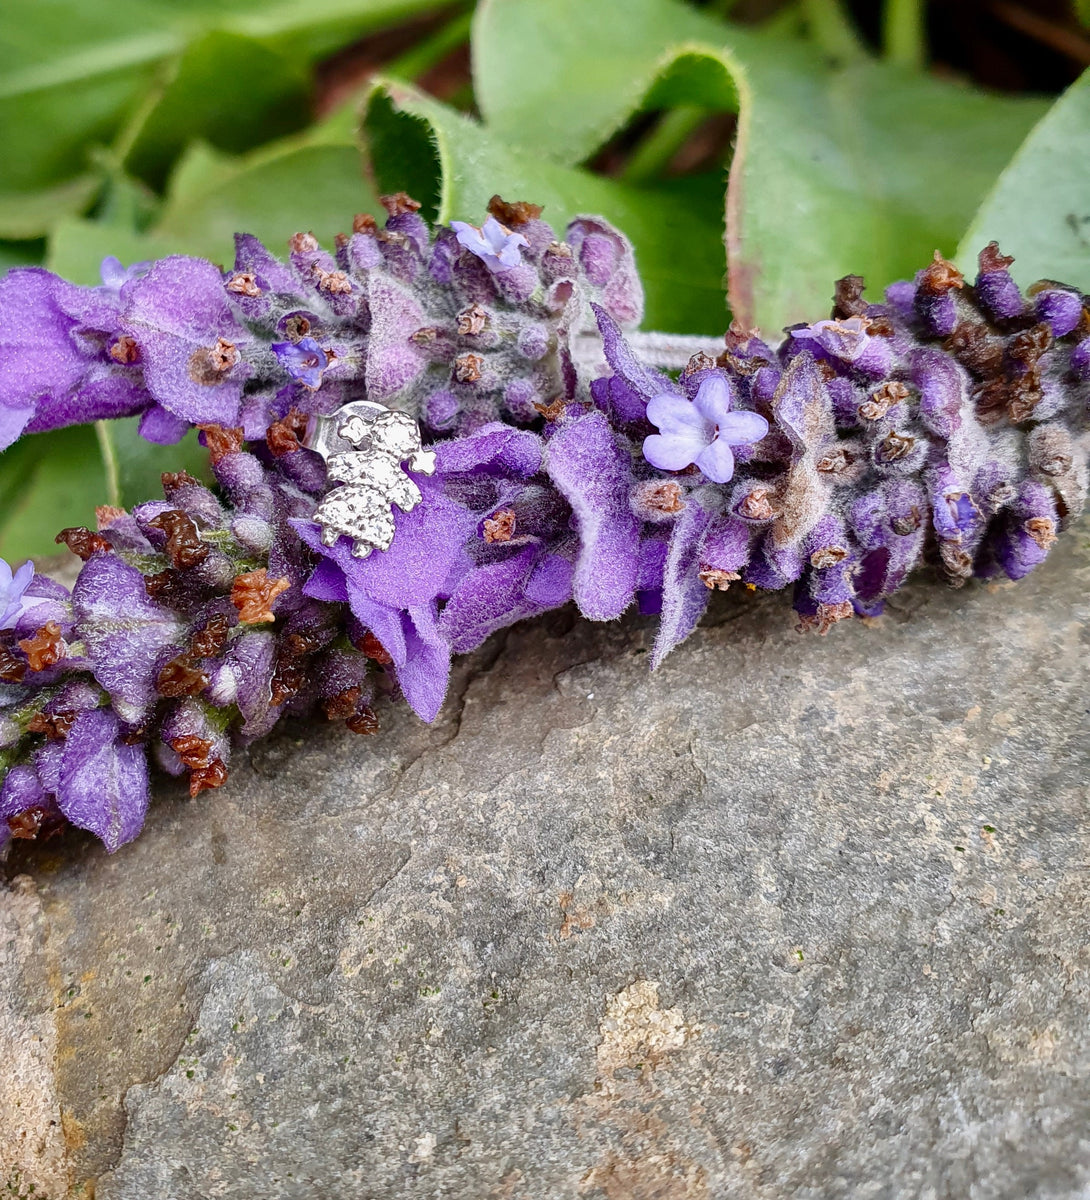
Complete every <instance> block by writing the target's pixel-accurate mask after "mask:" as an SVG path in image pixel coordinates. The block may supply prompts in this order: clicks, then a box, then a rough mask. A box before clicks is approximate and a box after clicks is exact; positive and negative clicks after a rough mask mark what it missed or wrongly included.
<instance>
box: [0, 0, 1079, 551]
mask: <svg viewBox="0 0 1090 1200" xmlns="http://www.w3.org/2000/svg"><path fill="white" fill-rule="evenodd" d="M959 11H960V13H961V18H965V17H966V14H968V16H969V17H970V18H972V17H973V14H974V13H975V14H976V17H977V18H979V19H975V18H974V19H970V20H969V23H968V24H965V23H964V20H962V22H961V24H959V20H961V18H959V17H958V13H959ZM1087 16H1088V14H1087V12H1086V8H1085V5H1084V4H1083V0H1080V5H1079V6H1076V7H1075V8H1071V7H1069V5H1068V3H1067V0H1056V2H1055V3H1051V4H1050V3H1043V4H1030V3H1023V4H1018V3H1008V2H1006V0H1004V2H1002V3H999V2H996V3H985V2H984V0H976V2H974V3H967V2H963V3H960V4H954V3H951V4H942V5H939V4H936V5H933V6H932V7H931V9H928V8H927V7H926V6H925V4H924V3H923V0H885V3H884V4H882V5H879V4H872V3H858V4H855V5H854V6H850V5H847V4H843V5H842V4H841V3H839V2H838V0H791V2H787V3H785V2H783V0H737V2H735V3H730V2H729V0H727V2H724V0H711V2H709V3H704V4H698V3H685V2H683V0H479V2H478V3H477V4H476V5H475V6H474V5H471V4H468V3H461V4H453V5H452V4H449V3H447V4H437V3H435V2H434V0H273V2H271V3H270V2H269V0H216V2H213V0H34V2H33V3H32V4H26V3H22V2H21V0H20V2H19V3H16V2H15V0H0V163H2V164H3V168H2V175H0V270H2V269H4V268H6V267H11V266H17V265H21V264H37V263H44V264H45V265H46V266H48V267H49V268H51V269H52V270H55V271H57V272H59V273H60V274H62V275H64V276H66V277H67V278H70V279H72V280H75V281H76V282H80V283H95V282H97V279H98V270H99V264H100V262H101V260H102V258H103V257H104V256H105V255H107V254H115V255H117V256H118V257H119V258H121V259H122V261H124V262H125V263H131V262H134V261H139V260H142V259H147V258H153V257H157V256H160V255H164V254H170V253H187V254H197V255H202V256H206V257H209V258H211V259H213V260H214V261H216V262H218V263H222V264H227V263H229V262H230V261H231V259H232V256H233V251H232V235H233V234H234V232H235V231H236V230H245V231H248V232H251V233H255V234H257V235H259V236H260V237H262V238H263V239H265V240H266V241H267V242H268V244H269V245H270V246H271V247H272V248H273V249H274V250H278V251H279V250H282V249H283V248H284V246H285V245H286V242H287V239H288V238H289V237H290V235H291V234H292V233H294V232H295V231H297V230H300V229H308V230H312V231H313V232H314V233H315V234H316V235H317V236H318V237H319V238H321V239H323V240H325V241H330V240H331V239H332V236H333V234H334V233H336V232H337V231H338V230H344V229H348V228H350V227H351V222H352V217H353V214H355V213H358V212H371V213H373V214H376V215H379V214H380V213H381V211H382V210H381V206H380V205H379V203H378V199H377V197H378V194H380V193H382V192H386V191H395V190H399V189H404V190H407V191H409V192H410V193H412V194H413V195H415V196H416V197H417V198H418V199H420V200H421V201H422V202H423V203H424V205H425V213H426V215H428V216H429V217H431V218H433V219H436V220H440V221H448V220H450V219H452V218H459V219H465V220H470V221H479V220H480V219H481V217H482V214H483V211H484V206H485V204H486V202H487V200H488V198H489V196H491V195H492V194H493V193H494V192H499V193H501V194H502V195H503V196H505V197H506V198H509V199H525V200H533V201H535V202H537V203H539V204H544V205H545V207H546V216H547V217H548V218H549V219H550V220H552V221H553V222H554V224H555V225H557V226H558V227H562V226H563V224H564V223H565V222H566V221H567V220H568V219H569V218H570V217H571V216H573V215H574V214H576V213H579V212H592V213H601V214H603V215H605V216H606V217H608V218H609V219H610V220H612V221H614V222H615V223H616V224H618V225H619V226H620V227H621V228H623V229H624V230H625V231H626V232H627V233H628V234H629V236H630V237H631V238H632V240H633V242H634V244H635V246H636V252H637V262H638V264H639V267H640V270H641V272H642V274H643V277H644V280H645V284H646V287H647V293H648V311H647V324H648V326H649V327H654V328H659V329H664V330H672V331H684V332H690V333H708V334H715V333H719V332H721V331H722V330H723V329H724V328H725V326H726V324H727V322H728V320H730V319H731V317H733V318H734V319H737V320H739V321H740V322H742V323H743V324H745V325H759V326H760V327H762V328H763V329H764V331H765V333H766V335H770V336H773V337H774V336H775V333H776V331H777V330H779V329H780V328H782V327H783V326H784V325H786V324H789V323H791V322H793V321H796V320H800V319H816V318H817V317H820V316H823V315H825V313H826V310H827V308H828V306H829V296H830V294H831V289H832V281H833V280H834V279H836V278H837V277H838V276H841V275H844V274H846V273H849V272H854V273H858V274H863V275H865V276H866V277H867V279H868V282H869V284H870V285H871V286H872V288H873V289H875V291H877V290H879V289H881V288H882V287H884V286H885V285H886V284H888V283H889V282H891V281H892V280H894V279H897V278H901V277H904V276H906V275H910V274H911V273H912V272H913V271H914V270H915V269H916V268H918V267H919V266H921V265H923V264H924V263H925V262H926V261H927V260H928V259H929V258H930V256H931V254H932V252H933V251H934V250H935V249H939V250H941V251H942V252H943V253H944V254H946V255H948V256H954V257H956V258H957V260H958V262H959V264H960V265H961V266H962V268H963V269H965V270H968V271H973V270H974V269H975V268H974V260H975V251H976V249H978V248H979V247H980V246H981V245H983V244H984V243H985V242H987V241H988V240H989V239H991V238H993V237H995V238H998V239H999V241H1000V243H1001V245H1002V247H1003V249H1004V250H1005V251H1007V252H1008V253H1013V254H1014V255H1015V256H1016V260H1017V261H1016V266H1015V273H1016V275H1017V276H1018V278H1019V281H1020V282H1022V283H1028V282H1031V281H1032V280H1033V279H1036V278H1039V277H1042V276H1049V277H1055V278H1064V279H1065V280H1067V281H1068V282H1071V283H1076V284H1079V285H1080V286H1082V287H1084V288H1085V289H1087V290H1090V188H1088V186H1087V183H1088V180H1087V175H1088V174H1090V86H1088V84H1087V81H1086V78H1085V77H1078V71H1079V69H1080V67H1082V66H1084V65H1086V64H1087V63H1090V38H1087V36H1086V34H1085V33H1084V32H1083V31H1082V29H1081V26H1080V20H1083V19H1086V18H1087ZM989 21H990V22H991V25H989V24H988V22H989ZM989 30H990V31H991V32H989ZM929 33H930V36H929ZM1072 81H1073V82H1072ZM981 84H988V85H990V86H987V87H985V86H981ZM1067 84H1070V85H1071V86H1070V87H1069V88H1068V89H1067V90H1066V91H1065V92H1064V93H1063V95H1062V96H1061V97H1060V98H1059V99H1058V100H1055V99H1054V96H1048V95H1045V94H1041V93H1047V92H1052V93H1056V92H1059V91H1060V90H1061V89H1062V88H1063V87H1064V86H1065V85H1067ZM201 457H202V456H201V455H200V453H199V452H198V450H197V448H196V447H195V445H194V444H193V443H192V441H190V442H188V443H186V444H183V445H182V446H181V447H173V448H170V447H168V448H162V447H153V446H149V445H147V444H146V443H143V442H141V441H140V439H139V438H138V437H137V436H136V433H135V428H134V425H133V423H131V422H124V421H122V422H112V423H110V424H109V426H106V425H100V426H99V427H98V428H95V429H91V428H88V429H73V430H65V431H62V432H60V433H57V434H48V435H36V436H32V437H27V438H24V439H23V441H22V442H20V443H18V444H17V445H16V446H14V447H12V448H11V449H10V450H8V451H7V452H5V453H4V454H3V455H0V555H2V556H4V557H6V558H8V559H13V558H14V559H18V558H20V557H22V556H25V555H26V554H32V553H45V552H48V550H49V549H50V548H51V546H52V535H53V533H54V532H55V531H56V530H57V529H58V528H60V527H62V526H64V525H70V524H82V523H88V522H89V521H90V520H92V519H93V518H92V513H93V508H94V505H95V504H101V503H122V504H131V503H133V502H136V501H138V500H140V499H144V498H147V497H149V496H153V495H155V494H157V492H158V475H159V472H160V471H162V470H164V469H168V468H169V469H178V468H179V467H181V466H188V467H189V469H191V470H197V469H198V467H199V462H200V458H201Z"/></svg>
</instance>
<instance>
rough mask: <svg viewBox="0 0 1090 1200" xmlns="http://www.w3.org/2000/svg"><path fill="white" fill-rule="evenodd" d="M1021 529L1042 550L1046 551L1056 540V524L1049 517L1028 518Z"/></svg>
mask: <svg viewBox="0 0 1090 1200" xmlns="http://www.w3.org/2000/svg"><path fill="white" fill-rule="evenodd" d="M1022 528H1023V529H1024V530H1025V531H1026V533H1028V534H1029V536H1030V537H1031V538H1033V540H1034V541H1035V542H1036V543H1037V545H1038V546H1040V547H1041V549H1042V550H1047V549H1048V548H1049V546H1051V545H1052V543H1053V542H1054V541H1055V540H1056V522H1055V521H1053V520H1052V519H1051V518H1049V517H1030V519H1029V520H1028V521H1026V522H1025V523H1024V524H1023V526H1022Z"/></svg>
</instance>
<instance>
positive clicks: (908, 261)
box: [474, 0, 1043, 332]
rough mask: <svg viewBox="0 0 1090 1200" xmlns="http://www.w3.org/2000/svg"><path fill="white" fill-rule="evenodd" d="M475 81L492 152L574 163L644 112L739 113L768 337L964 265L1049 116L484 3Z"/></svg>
mask: <svg viewBox="0 0 1090 1200" xmlns="http://www.w3.org/2000/svg"><path fill="white" fill-rule="evenodd" d="M474 64H475V68H476V72H477V77H476V84H477V94H478V97H479V101H480V105H481V110H482V112H483V113H484V115H485V117H486V120H487V121H488V123H489V129H490V131H491V133H492V134H494V135H496V136H499V137H501V138H504V139H507V140H509V141H511V142H514V143H516V144H518V145H520V146H523V147H527V148H530V147H532V148H533V149H534V151H535V152H536V153H538V154H542V155H548V156H549V157H551V158H552V159H554V160H556V161H558V162H563V163H568V164H571V163H575V162H579V161H582V160H584V159H585V158H587V157H588V156H589V155H591V154H592V153H593V152H594V150H595V149H596V148H597V147H598V146H600V145H601V144H602V143H603V142H604V141H605V140H606V139H607V138H608V137H609V136H610V135H611V134H612V133H614V132H615V131H616V130H617V129H619V128H620V127H621V126H623V125H624V124H625V123H626V122H627V121H628V120H629V119H630V118H631V116H632V115H633V114H634V113H636V112H638V111H640V110H641V109H645V108H661V107H667V106H672V105H680V104H695V105H700V106H703V107H705V108H713V109H714V108H720V109H727V110H730V109H732V108H735V107H736V108H737V110H738V112H739V125H738V135H737V141H736V147H735V151H734V155H733V160H732V164H731V171H730V184H729V190H728V194H727V198H726V227H727V257H728V261H729V268H730V269H729V293H730V303H731V308H732V309H733V311H734V313H735V316H736V317H737V318H738V319H739V320H741V321H742V322H743V323H745V324H758V325H760V326H762V327H763V328H764V329H765V330H766V331H769V332H774V331H775V330H777V329H779V328H781V327H782V326H784V325H786V324H788V323H790V322H793V321H797V320H808V319H813V318H814V316H815V314H819V313H821V312H822V311H823V310H824V309H826V308H827V307H828V303H829V296H830V293H831V288H832V283H833V280H834V279H836V278H837V277H839V276H841V275H844V274H847V273H849V272H851V273H859V274H863V275H865V276H866V277H867V278H868V280H869V281H870V283H871V286H872V287H883V286H885V285H886V284H888V283H890V282H891V281H893V280H894V279H897V278H900V277H903V276H905V275H908V274H911V273H912V271H914V270H915V269H916V268H917V267H918V266H919V265H920V264H921V263H923V262H925V261H927V260H928V259H929V258H930V256H931V253H932V251H933V250H935V249H936V248H941V249H942V250H944V251H945V252H950V251H952V250H953V248H954V246H955V245H956V244H957V239H958V237H959V236H960V234H961V231H962V230H963V229H964V228H965V225H966V223H967V222H968V220H969V218H970V217H971V215H972V213H973V211H974V210H975V208H976V206H977V204H978V203H979V201H980V197H982V196H983V195H984V194H985V192H986V190H987V188H988V187H989V186H990V185H991V182H992V180H993V179H994V177H995V174H996V172H997V171H998V170H999V169H1000V167H1001V166H1002V164H1003V163H1004V162H1005V161H1006V159H1007V158H1008V156H1009V155H1010V153H1011V150H1012V149H1013V147H1014V146H1016V145H1017V144H1018V142H1019V141H1020V140H1021V138H1022V137H1023V136H1024V135H1025V132H1026V131H1027V130H1028V129H1029V128H1030V127H1031V125H1032V123H1033V122H1034V120H1036V119H1037V117H1038V116H1039V115H1040V113H1041V112H1042V111H1043V108H1042V105H1041V103H1040V102H1039V101H1037V100H1034V99H1021V98H1019V99H1012V98H1000V97H995V96H990V95H986V94H984V93H981V92H975V91H972V90H971V89H969V88H965V87H960V86H958V85H955V84H952V83H949V82H945V81H941V80H937V79H932V78H930V77H927V76H922V75H919V74H916V73H914V72H910V71H906V70H904V69H901V68H898V67H896V66H891V65H889V64H885V63H877V62H869V61H863V62H856V63H853V64H851V65H848V66H845V67H835V66H832V65H830V63H829V62H828V61H827V60H826V59H825V58H824V57H823V56H822V55H821V54H820V53H819V52H818V51H817V49H815V47H813V46H812V45H810V44H808V43H806V42H804V41H801V40H799V39H797V38H794V37H785V36H772V35H770V34H768V33H764V32H761V31H757V32H754V31H752V30H744V29H738V28H733V27H730V26H727V25H724V24H723V23H721V22H718V21H714V20H712V19H711V18H710V17H708V16H706V15H705V14H702V13H700V12H697V11H694V10H693V9H691V8H688V7H687V6H684V5H682V4H679V3H676V2H675V0H629V2H628V4H627V5H626V10H625V16H624V20H618V19H617V12H616V7H615V5H613V4H612V3H610V2H609V0H483V3H482V4H481V6H480V8H479V10H478V14H477V21H476V25H475V40H474Z"/></svg>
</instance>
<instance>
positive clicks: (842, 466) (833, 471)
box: [814, 444, 859, 480]
mask: <svg viewBox="0 0 1090 1200" xmlns="http://www.w3.org/2000/svg"><path fill="white" fill-rule="evenodd" d="M858 462H859V456H858V454H857V453H856V452H855V450H853V449H851V448H849V447H847V446H845V445H843V444H841V445H838V446H833V447H832V448H831V449H830V450H827V451H826V452H825V453H824V454H823V455H822V456H821V458H819V459H818V460H817V462H816V463H815V464H814V467H815V468H816V469H817V470H818V471H820V472H821V473H822V475H832V476H833V478H834V480H839V478H840V477H841V476H845V475H848V474H849V473H850V472H851V471H852V470H853V468H854V467H855V466H856V464H857V463H858Z"/></svg>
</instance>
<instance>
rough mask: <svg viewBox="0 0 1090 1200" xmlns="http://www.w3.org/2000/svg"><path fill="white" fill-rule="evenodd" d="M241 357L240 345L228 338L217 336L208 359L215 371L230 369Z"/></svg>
mask: <svg viewBox="0 0 1090 1200" xmlns="http://www.w3.org/2000/svg"><path fill="white" fill-rule="evenodd" d="M241 357H242V355H241V354H239V352H238V347H237V346H236V345H235V344H234V342H229V341H228V340H227V339H226V338H217V339H216V344H215V345H214V346H213V347H212V349H211V350H209V351H208V361H209V363H211V365H212V370H213V371H220V372H223V371H229V370H230V369H231V368H232V367H233V366H234V365H235V364H236V363H237V362H238V361H239V359H240V358H241Z"/></svg>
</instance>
